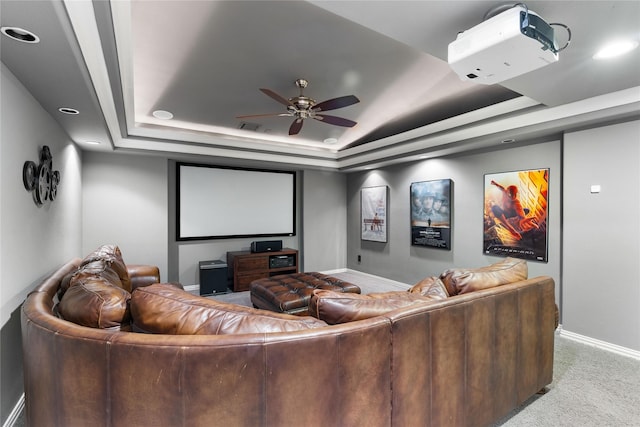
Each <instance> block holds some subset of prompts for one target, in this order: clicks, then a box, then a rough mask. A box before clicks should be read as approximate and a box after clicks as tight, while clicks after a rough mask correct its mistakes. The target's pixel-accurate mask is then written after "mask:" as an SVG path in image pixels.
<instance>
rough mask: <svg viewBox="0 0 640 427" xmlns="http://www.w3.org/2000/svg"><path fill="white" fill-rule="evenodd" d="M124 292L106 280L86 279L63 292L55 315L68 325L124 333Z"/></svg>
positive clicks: (126, 324)
mask: <svg viewBox="0 0 640 427" xmlns="http://www.w3.org/2000/svg"><path fill="white" fill-rule="evenodd" d="M130 298H131V295H130V294H129V292H127V291H126V290H124V289H122V288H120V287H118V286H114V285H113V284H112V283H110V282H109V281H108V280H107V279H104V278H102V277H99V276H93V275H88V276H85V277H83V278H81V279H77V280H76V281H75V282H74V283H73V285H72V286H70V287H69V289H67V291H66V292H65V294H64V295H63V297H62V300H61V301H60V303H59V304H58V307H57V312H58V313H59V314H60V316H61V317H62V318H63V319H65V320H68V321H70V322H74V323H76V324H78V325H81V326H88V327H91V328H100V329H125V330H126V329H128V328H129V325H130V315H129V299H130Z"/></svg>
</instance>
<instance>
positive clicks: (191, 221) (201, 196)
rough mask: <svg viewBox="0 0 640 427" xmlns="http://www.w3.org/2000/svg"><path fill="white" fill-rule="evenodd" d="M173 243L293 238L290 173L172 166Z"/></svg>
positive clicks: (293, 200)
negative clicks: (175, 193)
mask: <svg viewBox="0 0 640 427" xmlns="http://www.w3.org/2000/svg"><path fill="white" fill-rule="evenodd" d="M176 173H177V179H176V188H177V195H176V196H177V197H176V206H177V215H176V220H177V227H176V229H177V240H205V239H223V238H234V237H267V236H294V235H295V233H296V228H295V227H296V218H295V214H296V179H295V172H290V171H269V170H260V169H239V168H226V167H221V166H212V165H204V164H194V163H177V168H176Z"/></svg>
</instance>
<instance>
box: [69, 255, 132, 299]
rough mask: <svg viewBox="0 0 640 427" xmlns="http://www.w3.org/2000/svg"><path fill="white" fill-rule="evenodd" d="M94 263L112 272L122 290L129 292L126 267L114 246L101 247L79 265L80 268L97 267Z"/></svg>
mask: <svg viewBox="0 0 640 427" xmlns="http://www.w3.org/2000/svg"><path fill="white" fill-rule="evenodd" d="M96 261H100V262H102V263H103V265H102V267H103V268H105V269H106V268H108V269H111V270H112V271H114V272H115V273H116V274H117V275H118V278H119V279H120V282H121V283H122V288H123V289H124V290H126V291H128V292H131V280H130V279H129V272H128V271H127V266H126V264H125V263H124V260H123V259H122V253H121V252H120V248H119V247H118V246H116V245H102V246H100V247H99V248H97V249H96V250H94V251H93V252H91V253H90V254H89V255H87V256H86V257H85V258H84V259H83V260H82V262H81V263H80V268H79V269H82V267H83V266H85V265H87V264H92V265H94V266H95V265H97V264H95V262H96Z"/></svg>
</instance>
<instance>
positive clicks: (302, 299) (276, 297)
mask: <svg viewBox="0 0 640 427" xmlns="http://www.w3.org/2000/svg"><path fill="white" fill-rule="evenodd" d="M315 289H327V290H331V291H334V292H351V293H354V294H359V293H360V288H359V287H358V286H356V285H354V284H353V283H349V282H345V281H343V280H340V279H338V278H335V277H332V276H328V275H326V274H322V273H316V272H311V273H292V274H281V275H278V276H272V277H268V278H264V279H258V280H254V281H253V282H251V285H250V286H249V292H250V294H251V302H252V303H253V306H254V307H257V308H262V309H265V310H271V311H275V312H278V313H287V314H295V315H299V316H308V315H309V301H310V300H311V295H313V291H314V290H315Z"/></svg>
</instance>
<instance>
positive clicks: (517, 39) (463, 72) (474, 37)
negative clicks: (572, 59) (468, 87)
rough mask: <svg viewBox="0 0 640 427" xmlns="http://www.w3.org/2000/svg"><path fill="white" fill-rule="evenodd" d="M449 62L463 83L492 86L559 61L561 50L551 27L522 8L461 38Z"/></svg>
mask: <svg viewBox="0 0 640 427" xmlns="http://www.w3.org/2000/svg"><path fill="white" fill-rule="evenodd" d="M565 47H566V46H565ZM448 61H449V65H450V66H451V68H453V70H454V71H455V72H456V73H457V74H458V76H460V78H461V79H462V80H473V81H475V82H478V83H482V84H487V85H490V84H494V83H499V82H501V81H504V80H507V79H510V78H513V77H516V76H519V75H521V74H524V73H528V72H529V71H533V70H535V69H538V68H540V67H544V66H545V65H549V64H552V63H554V62H556V61H558V47H557V45H556V41H555V38H554V32H553V28H552V27H551V25H549V24H547V23H546V22H545V21H544V20H543V19H542V18H541V17H540V16H538V15H537V14H535V13H534V12H532V11H530V10H528V9H527V7H526V6H525V5H523V4H518V5H515V6H513V7H512V8H510V9H508V10H506V11H504V12H502V13H499V14H497V15H495V16H493V17H491V18H489V19H487V20H486V21H484V22H482V23H480V24H478V25H476V26H475V27H473V28H471V29H469V30H466V31H464V32H462V33H460V34H458V37H457V38H456V39H455V40H454V41H453V42H451V43H449V57H448Z"/></svg>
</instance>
